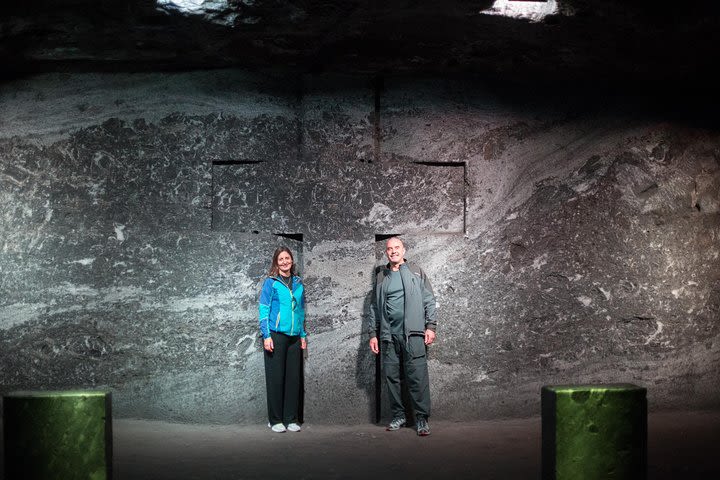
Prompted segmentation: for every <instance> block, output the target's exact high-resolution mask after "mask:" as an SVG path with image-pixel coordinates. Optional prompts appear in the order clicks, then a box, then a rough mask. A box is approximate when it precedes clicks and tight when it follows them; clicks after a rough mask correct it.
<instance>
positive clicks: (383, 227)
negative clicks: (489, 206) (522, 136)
mask: <svg viewBox="0 0 720 480" xmlns="http://www.w3.org/2000/svg"><path fill="white" fill-rule="evenodd" d="M212 228H213V229H215V230H231V231H242V232H253V231H255V232H304V233H306V234H312V235H314V236H319V237H326V236H329V237H338V238H350V237H353V236H354V235H356V234H358V233H361V234H371V233H374V232H377V231H399V232H403V233H464V231H465V164H464V163H445V162H443V163H439V162H438V163H432V162H423V163H401V162H396V163H389V164H367V163H360V162H353V163H346V164H344V163H338V164H334V165H328V164H327V163H324V162H323V163H320V162H272V163H271V162H218V163H214V164H213V200H212Z"/></svg>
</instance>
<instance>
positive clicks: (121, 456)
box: [0, 412, 720, 480]
mask: <svg viewBox="0 0 720 480" xmlns="http://www.w3.org/2000/svg"><path fill="white" fill-rule="evenodd" d="M431 426H432V428H433V432H432V435H431V436H430V437H427V438H420V437H417V436H416V435H415V432H414V430H412V429H409V428H406V429H403V430H401V431H399V432H385V431H384V428H382V427H380V426H375V425H355V426H346V425H341V426H340V425H319V424H314V423H312V422H309V423H307V424H306V425H305V426H304V429H303V431H302V432H300V433H289V432H288V433H284V434H276V433H272V432H270V430H269V429H268V428H267V427H265V426H237V425H230V426H206V425H202V426H201V425H181V424H171V423H164V422H150V421H142V420H115V421H114V423H113V428H114V472H113V477H114V478H115V479H116V480H117V479H120V480H124V479H128V480H130V479H132V480H144V479H148V480H150V479H153V480H162V479H173V480H182V479H274V478H294V479H364V480H368V479H369V480H381V479H393V480H397V479H400V478H424V479H434V478H442V479H465V478H468V479H469V478H482V479H485V480H487V479H537V478H539V475H540V418H539V417H533V418H528V419H516V420H502V421H474V422H470V423H465V424H462V423H456V422H448V421H442V420H434V421H432V422H431ZM648 431H649V435H648V437H649V438H648V463H649V467H648V472H649V476H648V478H649V479H655V480H660V479H662V480H665V479H668V480H669V479H683V480H687V479H703V480H705V479H709V478H720V447H718V442H717V435H718V433H720V412H683V413H670V412H664V413H651V414H650V415H649V418H648ZM0 478H4V477H3V476H2V474H0Z"/></svg>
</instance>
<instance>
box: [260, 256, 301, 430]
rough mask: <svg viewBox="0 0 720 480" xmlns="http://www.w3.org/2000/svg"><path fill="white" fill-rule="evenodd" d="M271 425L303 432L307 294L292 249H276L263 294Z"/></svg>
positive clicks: (266, 379)
mask: <svg viewBox="0 0 720 480" xmlns="http://www.w3.org/2000/svg"><path fill="white" fill-rule="evenodd" d="M260 333H261V334H262V337H263V348H264V349H265V385H266V387H267V407H268V421H269V423H268V426H269V427H270V428H271V429H272V431H273V432H284V431H286V430H290V431H291V432H299V431H300V424H299V419H298V410H299V405H300V395H301V392H300V378H301V374H302V351H303V350H305V348H306V347H307V343H306V339H305V336H306V334H305V293H304V289H303V284H302V281H301V280H300V277H298V276H297V275H296V274H295V263H294V261H293V255H292V252H291V251H290V249H289V248H286V247H280V248H278V249H277V250H275V254H274V255H273V258H272V266H271V267H270V272H269V273H268V278H266V279H265V282H264V283H263V286H262V290H261V291H260Z"/></svg>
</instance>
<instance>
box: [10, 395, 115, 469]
mask: <svg viewBox="0 0 720 480" xmlns="http://www.w3.org/2000/svg"><path fill="white" fill-rule="evenodd" d="M3 430H4V442H5V478H6V480H14V479H43V480H49V479H63V480H67V479H73V478H77V479H89V480H101V479H110V478H112V416H111V410H110V392H98V391H64V392H13V393H10V394H7V395H5V396H4V397H3Z"/></svg>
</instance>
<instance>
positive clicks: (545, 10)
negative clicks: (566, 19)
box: [480, 0, 558, 22]
mask: <svg viewBox="0 0 720 480" xmlns="http://www.w3.org/2000/svg"><path fill="white" fill-rule="evenodd" d="M557 11H558V8H557V0H547V1H546V2H532V1H527V0H520V1H518V0H497V1H496V2H495V3H494V4H493V6H492V7H490V8H488V9H487V10H483V11H482V12H480V13H484V14H487V15H503V16H505V17H513V18H524V19H526V20H530V21H533V22H540V21H542V19H543V18H545V17H546V16H548V15H552V14H555V13H557Z"/></svg>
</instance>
